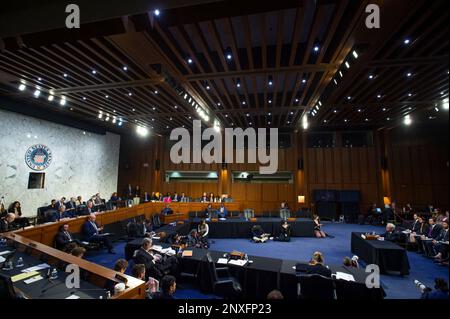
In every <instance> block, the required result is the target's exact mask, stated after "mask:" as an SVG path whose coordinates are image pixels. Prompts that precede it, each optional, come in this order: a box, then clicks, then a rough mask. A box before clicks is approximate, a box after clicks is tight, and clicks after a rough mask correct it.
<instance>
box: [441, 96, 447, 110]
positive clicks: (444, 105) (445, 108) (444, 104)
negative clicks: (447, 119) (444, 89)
mask: <svg viewBox="0 0 450 319" xmlns="http://www.w3.org/2000/svg"><path fill="white" fill-rule="evenodd" d="M442 108H443V109H444V110H446V111H448V99H445V100H444V101H442Z"/></svg>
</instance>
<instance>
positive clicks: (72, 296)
mask: <svg viewBox="0 0 450 319" xmlns="http://www.w3.org/2000/svg"><path fill="white" fill-rule="evenodd" d="M80 298H81V297H80V296H77V295H70V296H69V297H67V298H66V299H80Z"/></svg>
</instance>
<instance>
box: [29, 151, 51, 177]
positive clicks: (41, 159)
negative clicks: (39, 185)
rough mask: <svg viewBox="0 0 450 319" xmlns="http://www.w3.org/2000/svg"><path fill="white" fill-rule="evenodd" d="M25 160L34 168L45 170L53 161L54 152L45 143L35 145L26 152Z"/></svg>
mask: <svg viewBox="0 0 450 319" xmlns="http://www.w3.org/2000/svg"><path fill="white" fill-rule="evenodd" d="M25 162H26V163H27V165H28V166H29V167H30V168H31V169H32V170H35V171H43V170H44V169H46V168H47V167H48V166H49V165H50V163H51V162H52V152H51V151H50V149H49V148H48V147H47V146H45V145H42V144H36V145H33V146H31V147H30V148H29V149H28V150H27V152H26V153H25Z"/></svg>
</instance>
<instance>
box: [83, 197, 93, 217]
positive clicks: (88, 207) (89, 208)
mask: <svg viewBox="0 0 450 319" xmlns="http://www.w3.org/2000/svg"><path fill="white" fill-rule="evenodd" d="M94 212H95V209H94V203H93V202H92V201H91V200H89V201H88V202H87V203H86V208H85V209H84V211H82V212H81V215H83V216H89V215H90V214H92V213H94Z"/></svg>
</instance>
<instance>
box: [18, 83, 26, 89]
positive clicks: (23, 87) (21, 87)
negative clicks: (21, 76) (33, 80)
mask: <svg viewBox="0 0 450 319" xmlns="http://www.w3.org/2000/svg"><path fill="white" fill-rule="evenodd" d="M26 88H27V87H26V86H25V84H21V85H19V91H25V89H26Z"/></svg>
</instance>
